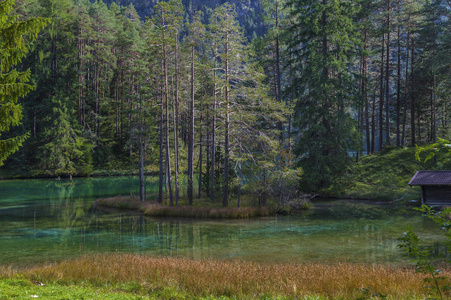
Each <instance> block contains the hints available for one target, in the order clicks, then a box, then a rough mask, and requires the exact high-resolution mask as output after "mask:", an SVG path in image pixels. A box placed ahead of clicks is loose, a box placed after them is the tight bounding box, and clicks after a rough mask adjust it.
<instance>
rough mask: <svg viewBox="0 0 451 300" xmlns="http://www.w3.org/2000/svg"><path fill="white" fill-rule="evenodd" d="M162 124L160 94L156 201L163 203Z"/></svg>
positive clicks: (162, 106)
mask: <svg viewBox="0 0 451 300" xmlns="http://www.w3.org/2000/svg"><path fill="white" fill-rule="evenodd" d="M163 126H164V104H163V95H160V156H159V160H158V162H159V172H158V175H159V183H158V203H160V204H161V203H163V182H164V172H163V171H164V166H163Z"/></svg>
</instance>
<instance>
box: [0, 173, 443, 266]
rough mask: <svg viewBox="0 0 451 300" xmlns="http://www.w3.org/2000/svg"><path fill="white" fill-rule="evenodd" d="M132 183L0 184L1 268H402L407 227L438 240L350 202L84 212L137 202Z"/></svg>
mask: <svg viewBox="0 0 451 300" xmlns="http://www.w3.org/2000/svg"><path fill="white" fill-rule="evenodd" d="M137 180H138V179H137V178H135V177H112V178H84V179H79V178H77V179H75V180H74V181H73V182H70V181H61V182H59V181H58V182H56V181H50V180H13V181H0V191H2V193H1V194H0V216H1V218H0V240H1V243H0V254H1V255H0V265H5V264H15V265H28V264H35V263H40V262H45V261H58V260H61V259H64V258H71V257H76V256H79V255H83V254H89V253H139V254H149V255H163V256H178V257H188V258H193V259H202V258H215V259H242V260H254V261H266V262H338V261H340V262H358V263H390V264H402V263H405V262H406V260H405V259H404V258H402V256H401V253H400V250H399V249H398V248H397V242H396V239H397V238H398V237H400V236H401V235H402V233H403V231H404V230H405V229H406V228H407V226H408V225H412V226H414V227H415V228H416V229H418V230H417V231H418V233H419V234H420V236H423V237H425V238H426V240H428V241H430V242H431V243H433V242H434V241H436V240H438V239H439V237H440V232H439V231H438V230H435V226H434V225H433V224H432V223H431V222H429V220H427V219H424V218H422V217H421V216H419V215H418V214H417V213H416V212H413V210H412V209H411V207H406V206H393V205H382V204H374V203H369V202H358V201H315V203H314V209H312V210H311V211H308V212H306V213H303V214H300V215H296V216H286V217H268V218H259V219H252V220H221V221H218V220H194V219H152V218H147V217H144V216H141V215H139V214H136V213H135V214H133V213H129V212H124V211H115V210H110V211H98V210H93V209H92V205H93V203H94V201H95V199H96V198H97V197H105V196H113V195H120V194H122V195H130V194H131V193H136V192H137V189H136V188H137V187H138V184H137V182H138V181H137ZM154 182H155V181H154ZM155 185H156V182H155ZM153 189H154V190H156V186H155V187H153V186H150V187H149V190H150V192H152V190H153Z"/></svg>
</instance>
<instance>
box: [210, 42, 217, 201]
mask: <svg viewBox="0 0 451 300" xmlns="http://www.w3.org/2000/svg"><path fill="white" fill-rule="evenodd" d="M216 50H217V49H215V50H214V65H213V80H214V86H213V113H212V116H213V117H212V121H211V150H210V155H211V163H210V167H211V171H210V199H211V200H213V199H214V194H215V158H216V157H215V156H216V89H217V84H216V62H217V57H216Z"/></svg>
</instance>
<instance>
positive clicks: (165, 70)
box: [163, 31, 174, 206]
mask: <svg viewBox="0 0 451 300" xmlns="http://www.w3.org/2000/svg"><path fill="white" fill-rule="evenodd" d="M163 32H164V31H163ZM163 41H164V33H163ZM163 75H164V98H165V104H166V105H165V108H166V126H165V129H166V134H165V136H166V145H165V146H166V171H167V178H168V182H167V184H168V189H169V205H170V206H173V204H174V203H173V201H174V200H173V198H172V180H171V160H170V153H169V148H170V145H169V90H168V66H167V57H166V45H165V44H164V43H163Z"/></svg>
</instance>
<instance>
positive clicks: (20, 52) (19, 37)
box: [0, 0, 48, 166]
mask: <svg viewBox="0 0 451 300" xmlns="http://www.w3.org/2000/svg"><path fill="white" fill-rule="evenodd" d="M14 5H15V0H4V1H2V2H0V137H1V134H2V132H7V131H9V129H10V127H11V126H17V125H19V124H20V123H21V119H22V116H23V115H22V106H21V105H20V104H18V103H17V102H18V100H19V98H22V97H24V96H25V95H27V94H28V93H29V92H30V91H31V90H32V89H33V88H34V87H33V85H30V84H28V82H29V79H30V74H31V73H30V70H26V71H23V72H21V71H18V70H17V69H14V67H15V66H16V65H17V64H19V63H20V62H21V60H22V58H23V57H24V56H25V55H26V54H27V52H28V49H29V48H28V45H27V39H26V38H27V37H30V38H31V39H33V40H36V38H37V36H38V33H39V31H41V29H42V28H44V26H45V25H46V24H47V23H48V19H43V18H32V19H28V20H26V21H19V18H18V16H11V15H10V12H11V11H12V9H13V7H14ZM28 136H29V133H24V134H22V135H19V136H15V137H11V138H7V139H2V140H0V166H1V165H3V163H4V161H5V160H6V158H7V157H8V156H9V155H11V154H12V153H14V152H16V151H17V150H18V149H19V147H20V146H22V143H23V142H24V141H25V140H26V139H27V138H28Z"/></svg>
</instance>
